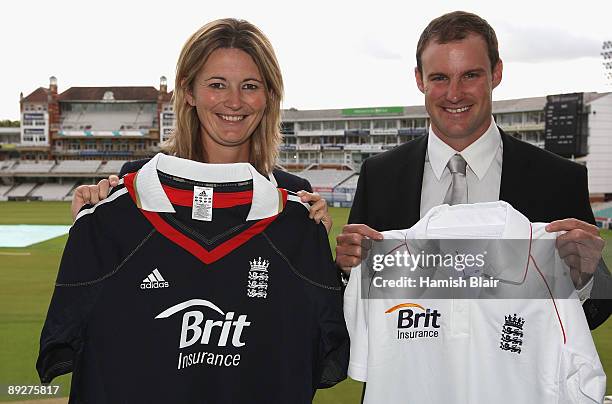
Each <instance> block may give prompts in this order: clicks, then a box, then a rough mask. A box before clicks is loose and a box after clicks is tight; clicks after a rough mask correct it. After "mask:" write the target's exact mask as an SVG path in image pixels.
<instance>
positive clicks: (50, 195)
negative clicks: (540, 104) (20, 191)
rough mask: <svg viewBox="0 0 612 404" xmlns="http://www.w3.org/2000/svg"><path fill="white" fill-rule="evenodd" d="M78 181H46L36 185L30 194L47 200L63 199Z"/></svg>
mask: <svg viewBox="0 0 612 404" xmlns="http://www.w3.org/2000/svg"><path fill="white" fill-rule="evenodd" d="M75 184H76V183H75V182H74V181H72V182H65V183H63V184H57V183H46V184H41V185H39V186H38V187H36V188H35V189H34V190H33V191H32V192H30V195H29V196H33V197H40V198H41V199H43V200H45V201H61V200H64V197H66V195H68V193H69V192H70V191H71V190H72V188H74V185H75Z"/></svg>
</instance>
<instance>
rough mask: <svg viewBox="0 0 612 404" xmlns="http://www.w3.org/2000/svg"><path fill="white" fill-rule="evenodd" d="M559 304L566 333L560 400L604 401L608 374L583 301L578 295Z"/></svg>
mask: <svg viewBox="0 0 612 404" xmlns="http://www.w3.org/2000/svg"><path fill="white" fill-rule="evenodd" d="M557 304H558V307H559V314H560V316H561V318H562V319H563V320H564V325H565V333H566V343H565V344H564V346H563V350H562V355H561V363H560V366H559V378H558V379H559V380H558V382H559V386H560V388H561V394H560V400H559V403H568V404H569V403H580V404H582V403H585V404H586V403H589V404H594V403H601V402H603V397H604V394H605V391H606V375H605V373H604V371H603V367H602V365H601V362H600V360H599V356H598V355H597V350H596V348H595V344H594V343H593V338H592V336H591V332H590V330H589V327H588V324H587V321H586V318H585V317H584V314H583V312H582V309H581V307H580V304H579V302H578V300H577V299H576V298H574V299H559V300H557Z"/></svg>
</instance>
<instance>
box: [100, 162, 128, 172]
mask: <svg viewBox="0 0 612 404" xmlns="http://www.w3.org/2000/svg"><path fill="white" fill-rule="evenodd" d="M124 164H125V160H109V161H107V162H106V164H102V166H101V167H100V169H99V170H98V173H102V174H119V170H121V167H122V166H123V165H124Z"/></svg>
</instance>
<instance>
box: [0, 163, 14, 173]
mask: <svg viewBox="0 0 612 404" xmlns="http://www.w3.org/2000/svg"><path fill="white" fill-rule="evenodd" d="M14 164H15V161H14V160H5V161H0V172H8V171H10V169H11V167H13V165H14Z"/></svg>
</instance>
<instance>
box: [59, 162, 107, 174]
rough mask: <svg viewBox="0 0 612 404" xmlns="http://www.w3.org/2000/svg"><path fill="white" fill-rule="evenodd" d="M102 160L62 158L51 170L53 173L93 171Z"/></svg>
mask: <svg viewBox="0 0 612 404" xmlns="http://www.w3.org/2000/svg"><path fill="white" fill-rule="evenodd" d="M100 164H102V162H101V161H100V160H64V161H60V162H59V164H58V165H57V166H55V167H53V169H52V170H51V172H54V173H95V172H96V171H97V170H98V168H99V167H100Z"/></svg>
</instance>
